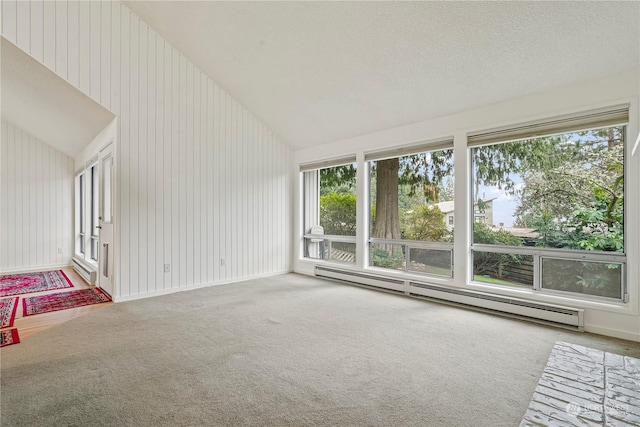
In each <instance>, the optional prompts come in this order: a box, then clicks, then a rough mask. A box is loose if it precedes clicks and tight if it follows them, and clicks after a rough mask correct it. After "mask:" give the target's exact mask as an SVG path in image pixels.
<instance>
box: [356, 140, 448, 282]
mask: <svg viewBox="0 0 640 427" xmlns="http://www.w3.org/2000/svg"><path fill="white" fill-rule="evenodd" d="M452 146H453V141H452V140H449V141H444V142H438V143H436V144H429V145H424V146H422V147H419V148H416V147H414V148H413V150H415V151H412V150H411V149H407V150H405V151H408V153H407V154H406V155H398V152H397V151H396V152H391V153H377V154H371V155H367V156H365V159H366V160H368V161H369V171H370V183H371V185H370V189H371V192H370V225H371V227H370V239H369V264H370V265H371V266H373V267H380V268H386V269H393V270H401V271H411V272H414V273H421V274H429V275H438V276H447V277H451V276H453V227H451V226H452V225H453V215H450V216H449V219H448V220H447V217H446V215H447V214H451V213H453V212H454V200H453V148H450V147H452ZM394 154H395V155H394ZM402 154H405V153H402Z"/></svg>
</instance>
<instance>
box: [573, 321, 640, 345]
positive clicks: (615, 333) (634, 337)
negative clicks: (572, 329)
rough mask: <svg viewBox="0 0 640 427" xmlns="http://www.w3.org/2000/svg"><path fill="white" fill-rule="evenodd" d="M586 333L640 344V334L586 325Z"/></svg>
mask: <svg viewBox="0 0 640 427" xmlns="http://www.w3.org/2000/svg"><path fill="white" fill-rule="evenodd" d="M584 331H585V332H588V333H591V334H598V335H604V336H607V337H613V338H620V339H623V340H628V341H635V342H640V333H634V332H629V331H621V330H619V329H612V328H605V327H602V326H597V325H587V324H585V325H584Z"/></svg>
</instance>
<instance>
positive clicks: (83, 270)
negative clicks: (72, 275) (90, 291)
mask: <svg viewBox="0 0 640 427" xmlns="http://www.w3.org/2000/svg"><path fill="white" fill-rule="evenodd" d="M71 265H72V266H73V269H74V270H75V271H76V273H78V274H79V275H80V277H82V278H83V279H84V281H85V282H87V283H88V284H90V285H95V284H96V278H97V276H98V272H97V271H96V270H94V269H92V268H89V267H87V266H86V265H85V264H84V263H82V262H81V261H78V260H77V259H76V258H72V259H71Z"/></svg>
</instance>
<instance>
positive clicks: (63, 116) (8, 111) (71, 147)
mask: <svg viewBox="0 0 640 427" xmlns="http://www.w3.org/2000/svg"><path fill="white" fill-rule="evenodd" d="M1 50H2V60H1V61H0V63H1V64H2V68H1V70H2V72H1V74H2V81H1V82H0V87H1V88H2V118H3V119H5V120H7V121H9V122H11V123H13V124H14V125H16V126H18V127H20V128H22V129H23V130H25V131H27V132H28V133H30V134H31V135H33V136H35V137H36V138H38V139H39V140H41V141H43V142H46V143H47V144H49V145H51V146H52V147H54V148H56V149H57V150H59V151H62V152H63V153H65V154H66V155H68V156H69V157H71V158H75V157H76V156H77V155H78V154H80V153H81V152H82V149H83V148H84V147H86V146H87V145H88V144H89V143H90V142H91V141H92V140H93V138H95V136H96V135H97V134H98V133H99V132H100V131H101V130H102V129H104V127H105V126H107V125H108V124H109V123H110V122H111V121H112V120H113V117H114V116H113V114H112V113H110V112H109V111H107V110H105V109H104V108H102V107H101V106H100V105H99V104H97V103H96V102H94V101H93V100H91V99H90V98H89V97H87V96H86V95H84V94H83V93H82V92H80V91H79V90H78V89H76V88H74V87H73V86H71V85H70V84H69V83H67V82H65V81H64V80H63V79H62V78H60V77H59V76H57V75H56V74H55V73H54V72H53V71H51V70H49V69H48V68H46V67H45V66H44V65H42V64H40V63H39V62H38V61H36V60H35V59H33V58H31V57H30V56H28V55H27V54H26V53H24V52H23V51H22V50H20V49H19V48H18V47H16V46H14V45H13V44H11V43H10V42H8V41H7V40H6V39H4V38H2V45H1Z"/></svg>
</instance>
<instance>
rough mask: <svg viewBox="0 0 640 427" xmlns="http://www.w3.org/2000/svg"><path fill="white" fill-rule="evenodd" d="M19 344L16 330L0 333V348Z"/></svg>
mask: <svg viewBox="0 0 640 427" xmlns="http://www.w3.org/2000/svg"><path fill="white" fill-rule="evenodd" d="M19 342H20V337H18V330H17V329H16V328H13V329H6V330H4V331H0V347H4V346H6V345H11V344H18V343H19Z"/></svg>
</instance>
